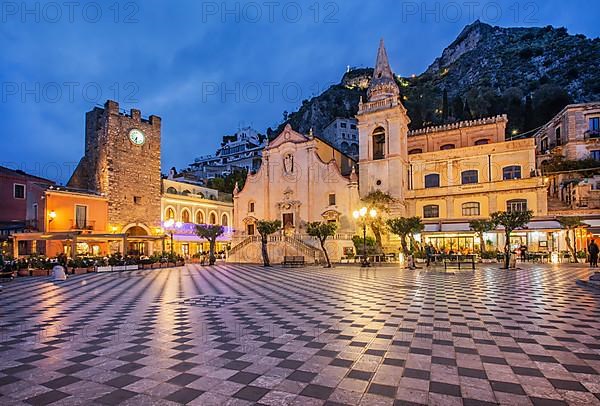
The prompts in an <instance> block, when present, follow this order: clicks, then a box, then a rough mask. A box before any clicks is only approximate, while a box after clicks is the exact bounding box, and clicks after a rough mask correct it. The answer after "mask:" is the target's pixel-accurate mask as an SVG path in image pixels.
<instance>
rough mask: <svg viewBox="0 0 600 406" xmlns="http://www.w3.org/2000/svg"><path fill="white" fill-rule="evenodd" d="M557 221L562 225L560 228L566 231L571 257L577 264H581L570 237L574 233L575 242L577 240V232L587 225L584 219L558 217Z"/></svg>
mask: <svg viewBox="0 0 600 406" xmlns="http://www.w3.org/2000/svg"><path fill="white" fill-rule="evenodd" d="M556 220H557V221H558V222H559V223H560V226H561V227H562V228H564V229H565V230H566V233H565V242H566V243H567V248H568V249H569V251H570V252H571V255H572V256H573V260H574V262H575V263H577V262H579V261H577V253H576V252H575V247H573V244H572V242H571V236H570V235H569V233H573V241H574V240H575V230H576V229H578V228H580V227H584V226H585V224H584V223H583V222H582V218H581V217H579V216H569V217H566V216H565V217H558V218H557V219H556Z"/></svg>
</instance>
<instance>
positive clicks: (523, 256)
mask: <svg viewBox="0 0 600 406" xmlns="http://www.w3.org/2000/svg"><path fill="white" fill-rule="evenodd" d="M519 251H521V262H525V260H526V259H527V245H525V244H522V245H521V247H520V248H519Z"/></svg>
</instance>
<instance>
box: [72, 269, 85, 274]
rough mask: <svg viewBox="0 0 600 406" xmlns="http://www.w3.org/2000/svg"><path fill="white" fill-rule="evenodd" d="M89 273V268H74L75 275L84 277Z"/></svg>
mask: <svg viewBox="0 0 600 406" xmlns="http://www.w3.org/2000/svg"><path fill="white" fill-rule="evenodd" d="M86 273H88V268H73V274H75V275H83V274H86Z"/></svg>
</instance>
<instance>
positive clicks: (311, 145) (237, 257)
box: [229, 125, 359, 262]
mask: <svg viewBox="0 0 600 406" xmlns="http://www.w3.org/2000/svg"><path fill="white" fill-rule="evenodd" d="M353 167H354V161H352V160H351V159H350V158H349V157H348V156H346V155H345V154H343V153H342V152H341V151H338V150H336V149H335V148H333V147H332V146H331V145H329V144H328V143H325V142H323V141H322V140H320V139H318V138H315V137H313V136H312V135H310V134H309V135H303V134H300V133H298V132H296V131H294V130H292V128H291V127H290V126H289V125H287V126H286V127H285V129H284V130H283V132H282V133H281V134H279V136H278V137H277V138H276V139H274V140H273V141H271V142H270V143H269V145H268V146H267V147H266V148H265V150H264V151H263V162H262V165H261V167H260V169H259V171H258V172H257V173H256V174H253V175H249V176H248V178H247V180H246V183H245V186H244V188H243V190H241V191H238V190H236V191H234V224H233V225H234V230H235V232H234V238H233V243H232V246H233V248H232V249H231V250H230V251H229V261H231V262H260V261H261V254H260V239H259V236H258V232H257V230H256V222H257V221H258V220H280V221H281V223H282V225H283V231H281V232H279V233H277V235H274V236H272V237H271V240H272V244H270V249H271V250H272V252H271V259H272V260H273V261H274V262H281V261H282V260H283V257H284V256H286V255H303V256H305V258H306V260H307V261H308V262H312V261H315V260H318V259H319V258H320V255H321V251H320V249H318V248H316V246H317V244H316V241H315V240H314V239H312V237H309V236H307V234H306V224H307V223H308V222H313V221H329V222H335V223H337V224H338V235H336V236H335V237H334V238H333V239H331V240H330V241H329V243H328V246H329V251H330V255H331V257H332V258H333V259H334V260H335V259H339V258H341V256H343V255H344V252H347V251H348V249H352V247H353V245H352V241H351V237H352V235H353V234H354V231H355V224H354V221H353V219H352V210H354V209H356V208H357V206H358V203H359V196H358V183H357V178H356V173H355V172H354V171H353Z"/></svg>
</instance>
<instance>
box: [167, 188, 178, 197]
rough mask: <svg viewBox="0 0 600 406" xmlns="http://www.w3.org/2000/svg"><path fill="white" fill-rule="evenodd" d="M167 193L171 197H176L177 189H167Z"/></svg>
mask: <svg viewBox="0 0 600 406" xmlns="http://www.w3.org/2000/svg"><path fill="white" fill-rule="evenodd" d="M167 193H170V194H172V195H176V194H177V189H175V188H174V187H173V186H171V187H169V188H167Z"/></svg>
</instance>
